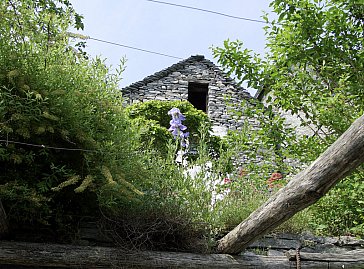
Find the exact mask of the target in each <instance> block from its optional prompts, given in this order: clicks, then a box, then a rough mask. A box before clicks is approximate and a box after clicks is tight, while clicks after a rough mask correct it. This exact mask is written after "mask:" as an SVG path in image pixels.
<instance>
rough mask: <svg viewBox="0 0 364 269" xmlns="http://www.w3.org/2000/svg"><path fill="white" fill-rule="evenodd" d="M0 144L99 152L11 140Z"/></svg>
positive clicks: (1, 140)
mask: <svg viewBox="0 0 364 269" xmlns="http://www.w3.org/2000/svg"><path fill="white" fill-rule="evenodd" d="M0 142H4V143H5V144H6V145H8V144H17V145H23V146H29V147H36V148H45V149H55V150H66V151H83V152H99V151H98V150H91V149H80V148H61V147H52V146H45V145H41V144H30V143H24V142H18V141H12V140H4V139H0Z"/></svg>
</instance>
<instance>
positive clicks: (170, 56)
mask: <svg viewBox="0 0 364 269" xmlns="http://www.w3.org/2000/svg"><path fill="white" fill-rule="evenodd" d="M88 39H90V40H95V41H98V42H103V43H107V44H110V45H115V46H119V47H124V48H128V49H133V50H138V51H143V52H147V53H151V54H156V55H160V56H165V57H169V58H174V59H179V60H182V59H183V58H181V57H177V56H173V55H168V54H164V53H160V52H156V51H151V50H146V49H140V48H136V47H132V46H127V45H123V44H120V43H116V42H111V41H106V40H102V39H98V38H94V37H90V36H88Z"/></svg>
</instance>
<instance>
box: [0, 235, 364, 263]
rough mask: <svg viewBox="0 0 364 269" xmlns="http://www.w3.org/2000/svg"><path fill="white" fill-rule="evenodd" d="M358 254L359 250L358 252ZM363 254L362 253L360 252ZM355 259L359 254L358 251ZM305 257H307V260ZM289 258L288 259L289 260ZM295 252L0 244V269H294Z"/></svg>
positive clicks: (346, 260)
mask: <svg viewBox="0 0 364 269" xmlns="http://www.w3.org/2000/svg"><path fill="white" fill-rule="evenodd" d="M358 251H360V250H358ZM361 251H362V250H361ZM357 254H358V258H360V257H362V256H360V255H362V252H360V253H359V252H358V253H357ZM307 255H311V258H312V259H310V257H308V256H306V253H301V261H300V262H299V265H300V266H301V268H305V269H319V268H343V265H344V267H345V268H353V269H354V268H363V267H362V266H363V262H362V258H361V259H358V260H357V261H353V258H352V255H349V256H348V257H345V255H342V256H340V257H339V258H337V257H336V258H335V255H334V254H333V256H331V258H333V260H332V261H327V258H328V257H326V258H322V257H321V258H320V257H319V255H320V254H315V255H313V254H308V253H307ZM307 257H308V258H307ZM288 258H291V259H292V260H291V261H290V260H289V259H288ZM297 265H298V264H297V261H296V257H295V251H293V252H291V254H289V255H287V256H264V255H255V254H248V253H247V254H243V255H236V256H232V255H229V254H196V253H180V252H160V251H139V252H129V251H125V250H122V249H117V248H111V247H90V246H72V245H59V244H40V243H25V242H9V241H0V268H4V269H7V268H9V269H14V268H27V269H31V268H37V269H38V268H44V269H51V268H52V269H63V268H74V269H76V268H77V269H83V268H85V269H86V268H87V269H88V268H94V269H95V268H99V269H103V268H105V269H106V268H108V269H109V268H123V269H128V268H133V269H135V268H140V269H142V268H145V269H147V268H148V269H151V268H180V269H182V268H187V269H191V268H209V269H210V268H215V269H220V268H229V269H230V268H232V269H249V268H251V269H253V268H269V269H289V268H297Z"/></svg>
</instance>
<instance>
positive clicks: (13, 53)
mask: <svg viewBox="0 0 364 269" xmlns="http://www.w3.org/2000/svg"><path fill="white" fill-rule="evenodd" d="M0 12H1V14H2V18H3V19H2V20H1V22H0V24H1V27H0V28H1V30H0V31H1V35H0V139H1V144H0V186H1V188H0V189H1V191H0V198H1V199H2V200H3V202H4V207H5V209H6V210H7V211H8V212H9V213H8V217H9V221H10V223H12V222H15V223H18V224H19V225H21V224H26V223H36V222H40V223H43V224H44V223H50V222H49V220H50V219H52V218H53V221H51V222H53V223H54V217H55V216H56V215H57V214H58V213H57V212H55V211H58V212H63V213H62V214H64V215H65V216H66V215H78V213H79V212H83V214H88V213H90V214H91V215H97V210H95V208H97V207H98V203H97V199H98V197H99V196H100V195H101V194H102V193H104V192H101V191H103V190H104V186H106V185H107V184H109V182H108V181H107V179H106V178H105V176H104V175H103V167H108V169H109V171H110V173H111V174H112V175H113V176H114V177H115V178H118V181H117V183H118V184H119V185H120V188H119V189H120V190H119V189H118V190H114V189H112V190H109V191H110V193H111V192H113V193H114V194H113V195H114V196H115V195H119V196H122V197H129V198H125V199H124V200H125V201H126V202H129V201H130V200H131V199H134V197H138V196H140V195H141V194H140V192H139V193H138V192H137V191H136V189H137V188H136V187H134V184H136V185H137V184H138V181H142V180H143V177H144V169H143V164H142V163H141V162H140V158H139V156H138V155H142V152H138V150H139V149H140V147H141V144H140V142H139V133H138V131H137V128H135V127H134V123H133V122H132V121H131V120H130V119H129V118H128V117H127V115H126V113H124V111H123V108H122V99H121V96H120V91H119V89H118V82H119V80H120V73H121V71H122V66H121V67H120V69H119V70H118V72H117V74H111V73H110V72H109V69H108V67H106V66H105V64H104V62H103V60H101V59H99V58H96V59H92V60H88V59H86V58H85V57H83V54H79V53H78V52H75V51H74V50H73V48H72V47H71V46H70V44H71V41H70V40H69V38H68V35H67V32H66V30H67V29H68V28H69V27H71V26H72V25H73V26H74V27H82V22H81V20H80V19H81V17H80V16H79V15H78V14H76V13H74V11H73V9H72V7H71V6H70V4H69V3H68V1H3V2H1V6H0ZM75 20H76V22H75V23H76V25H75V24H73V21H75ZM101 201H102V199H101V198H100V202H101ZM22 216H23V217H22ZM64 219H67V217H64ZM54 228H55V229H57V227H54Z"/></svg>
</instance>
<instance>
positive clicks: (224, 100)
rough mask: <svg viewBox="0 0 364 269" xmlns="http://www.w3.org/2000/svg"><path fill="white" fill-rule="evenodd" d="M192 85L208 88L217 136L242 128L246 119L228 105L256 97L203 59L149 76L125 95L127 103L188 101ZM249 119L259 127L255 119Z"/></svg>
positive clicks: (187, 60)
mask: <svg viewBox="0 0 364 269" xmlns="http://www.w3.org/2000/svg"><path fill="white" fill-rule="evenodd" d="M189 83H199V84H204V85H206V84H207V85H208V86H207V87H208V96H207V111H206V112H207V114H208V116H209V118H210V119H211V120H212V122H213V125H214V128H213V129H214V130H215V131H216V132H217V133H220V134H224V133H225V132H226V131H227V129H230V130H236V129H240V128H241V127H242V125H243V123H244V117H237V116H235V117H234V116H233V115H232V114H231V113H230V112H229V110H230V109H229V106H228V103H229V104H230V105H233V106H240V104H241V101H242V100H248V101H252V100H253V99H254V98H253V97H251V96H250V94H249V93H248V92H246V91H245V90H244V89H243V88H242V87H240V86H238V85H237V84H236V83H235V82H234V81H233V80H232V79H231V78H229V77H228V76H227V75H226V74H224V73H223V72H222V71H221V70H220V69H219V68H218V67H217V66H216V65H214V64H213V63H212V62H211V61H209V60H207V59H205V58H204V57H203V56H191V57H190V58H188V59H186V60H183V61H181V62H179V63H177V64H175V65H172V66H171V67H169V68H166V69H164V70H162V71H160V72H157V73H155V74H154V75H151V76H149V77H146V78H145V79H143V80H142V81H139V82H136V83H134V84H132V85H130V86H129V87H126V88H124V89H123V96H124V98H125V99H126V101H127V103H128V104H133V103H136V102H144V101H148V100H188V87H189ZM239 109H240V110H242V109H243V108H241V107H240V108H239ZM247 120H248V121H249V123H250V124H251V125H253V126H257V122H256V120H255V119H253V118H249V119H247Z"/></svg>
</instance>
